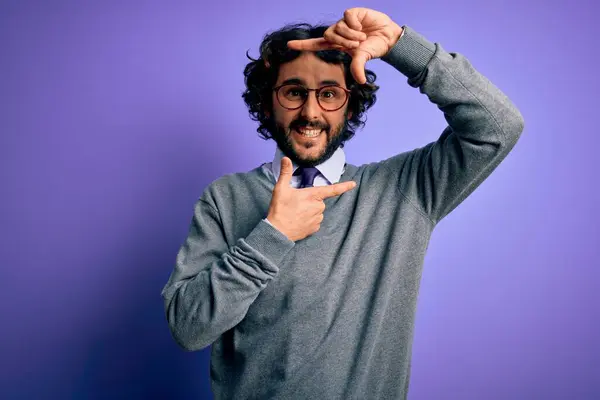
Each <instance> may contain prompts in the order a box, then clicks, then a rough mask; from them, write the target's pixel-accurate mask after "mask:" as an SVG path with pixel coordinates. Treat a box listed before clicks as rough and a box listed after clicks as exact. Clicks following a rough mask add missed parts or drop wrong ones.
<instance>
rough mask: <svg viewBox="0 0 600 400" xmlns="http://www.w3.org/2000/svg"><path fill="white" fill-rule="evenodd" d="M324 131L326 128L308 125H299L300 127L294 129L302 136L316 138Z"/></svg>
mask: <svg viewBox="0 0 600 400" xmlns="http://www.w3.org/2000/svg"><path fill="white" fill-rule="evenodd" d="M324 131H325V129H319V128H306V127H299V128H296V129H294V132H295V133H296V134H298V135H300V136H302V137H305V138H316V137H317V136H319V135H320V134H321V133H323V132H324Z"/></svg>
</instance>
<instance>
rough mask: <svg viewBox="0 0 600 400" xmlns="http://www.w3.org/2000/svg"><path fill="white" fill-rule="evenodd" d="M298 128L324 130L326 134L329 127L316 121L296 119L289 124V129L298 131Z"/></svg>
mask: <svg viewBox="0 0 600 400" xmlns="http://www.w3.org/2000/svg"><path fill="white" fill-rule="evenodd" d="M298 128H313V129H322V130H323V129H324V130H325V131H326V132H329V125H328V124H324V123H321V122H317V121H312V122H311V121H307V120H303V119H298V120H295V121H293V122H292V123H291V124H290V129H298Z"/></svg>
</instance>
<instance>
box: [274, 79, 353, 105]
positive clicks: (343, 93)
mask: <svg viewBox="0 0 600 400" xmlns="http://www.w3.org/2000/svg"><path fill="white" fill-rule="evenodd" d="M273 90H274V91H275V92H276V93H277V101H279V104H281V106H282V107H283V108H286V109H288V110H297V109H299V108H300V107H302V106H303V105H304V103H306V99H308V93H309V92H313V91H314V92H315V94H316V96H317V103H319V106H321V108H322V109H323V110H325V111H337V110H339V109H340V108H342V107H343V106H344V104H346V102H347V101H348V95H349V94H350V90H348V89H344V88H343V87H341V86H337V85H330V86H323V87H321V88H318V89H309V88H306V87H304V86H302V85H299V84H291V83H288V84H285V85H281V86H277V87H274V88H273Z"/></svg>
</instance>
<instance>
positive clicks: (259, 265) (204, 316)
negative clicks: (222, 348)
mask: <svg viewBox="0 0 600 400" xmlns="http://www.w3.org/2000/svg"><path fill="white" fill-rule="evenodd" d="M294 245H295V244H294V242H293V241H290V240H289V239H288V238H287V237H286V236H284V235H283V234H282V233H280V232H279V231H278V230H277V229H275V228H274V227H273V226H272V225H270V224H268V223H266V222H265V221H264V220H260V221H259V222H258V224H257V225H256V227H255V228H254V229H253V230H252V231H251V232H250V233H249V234H248V235H247V236H246V237H245V238H240V239H238V240H237V242H236V243H235V245H233V246H228V245H227V242H226V240H225V237H224V234H223V229H222V226H221V222H220V218H219V213H218V211H217V210H216V209H215V207H214V206H213V205H211V204H210V203H209V202H207V201H206V200H203V199H199V200H198V201H197V202H196V204H195V206H194V215H193V217H192V221H191V223H190V227H189V232H188V235H187V237H186V239H185V241H184V243H183V244H182V246H181V247H180V249H179V252H178V253H177V257H176V263H175V267H174V270H173V271H172V273H171V276H170V278H169V280H168V282H167V284H166V285H165V287H164V288H163V290H162V293H161V294H162V297H163V300H164V306H165V313H166V318H167V321H168V325H169V329H170V331H171V334H172V336H173V338H174V339H175V341H176V342H177V343H178V344H179V345H180V346H181V347H182V348H184V349H186V350H188V351H194V350H201V349H203V348H205V347H207V346H208V345H210V344H212V343H213V342H214V341H215V340H216V339H217V338H218V337H219V336H220V335H221V334H222V333H224V332H225V331H227V330H229V329H231V328H233V327H234V326H235V325H237V324H238V323H239V322H240V321H241V320H242V319H243V318H244V316H245V315H246V313H247V311H248V308H249V307H250V305H251V304H252V303H253V302H254V300H255V299H256V298H257V296H258V295H259V293H260V292H261V291H262V290H263V289H264V288H265V287H266V285H267V284H268V283H269V281H271V280H272V279H273V278H274V277H275V276H276V275H277V274H278V272H279V267H278V265H279V264H280V263H281V262H282V261H283V258H284V257H285V255H286V254H287V253H288V252H289V251H290V250H291V249H292V248H293V247H294Z"/></svg>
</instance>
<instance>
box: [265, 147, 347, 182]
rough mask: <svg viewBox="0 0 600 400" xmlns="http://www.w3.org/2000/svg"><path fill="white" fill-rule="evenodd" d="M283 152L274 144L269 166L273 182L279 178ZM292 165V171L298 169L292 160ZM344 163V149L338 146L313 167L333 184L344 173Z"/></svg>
mask: <svg viewBox="0 0 600 400" xmlns="http://www.w3.org/2000/svg"><path fill="white" fill-rule="evenodd" d="M283 156H284V154H283V152H282V151H281V150H280V149H279V146H276V149H275V157H274V158H273V163H272V164H271V168H272V171H273V175H274V176H275V182H277V181H278V180H279V173H280V172H281V159H282V158H283ZM292 165H293V167H294V172H296V169H298V165H296V163H295V162H293V161H292ZM345 165H346V154H345V153H344V149H342V147H341V146H340V147H338V148H337V150H336V151H335V153H333V155H332V156H331V157H329V159H327V160H326V161H325V162H323V163H321V164H319V165H316V166H315V167H316V168H317V169H318V170H319V172H320V173H321V174H322V175H323V176H324V177H325V179H327V180H328V181H329V183H330V184H334V183H337V182H339V180H340V178H341V176H342V174H343V173H344V169H345V168H344V167H345Z"/></svg>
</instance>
